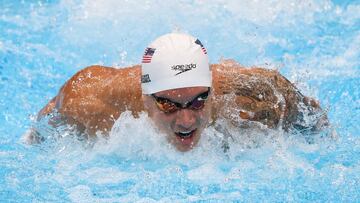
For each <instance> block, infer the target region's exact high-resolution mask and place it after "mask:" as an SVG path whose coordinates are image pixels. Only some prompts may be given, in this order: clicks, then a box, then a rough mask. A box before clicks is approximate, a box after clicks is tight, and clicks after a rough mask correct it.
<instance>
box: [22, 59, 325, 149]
mask: <svg viewBox="0 0 360 203" xmlns="http://www.w3.org/2000/svg"><path fill="white" fill-rule="evenodd" d="M211 70H212V87H211V96H210V95H209V99H208V100H207V101H206V104H205V107H204V108H203V109H200V110H193V109H179V110H178V111H176V112H173V113H164V112H162V111H160V110H159V109H158V108H157V106H156V103H155V99H154V98H153V97H151V96H149V95H142V94H141V83H140V78H141V67H140V66H133V67H128V68H121V69H116V68H111V67H103V66H91V67H87V68H85V69H82V70H80V71H79V72H78V73H76V74H75V75H74V76H72V77H71V78H70V79H69V80H68V81H67V82H66V83H65V84H64V85H63V86H62V87H61V89H60V90H59V93H58V94H57V95H56V96H55V97H54V98H53V99H52V100H51V101H50V102H49V103H48V104H47V105H46V106H45V107H44V108H43V109H42V110H41V111H40V112H39V114H38V120H41V119H43V118H44V117H46V118H48V119H49V120H48V123H49V125H51V126H54V127H57V126H60V125H63V124H70V125H74V126H76V128H77V129H78V131H79V132H80V133H81V134H85V135H86V136H90V137H95V136H96V133H97V132H100V133H101V134H103V135H104V136H107V135H108V134H109V131H110V130H111V128H112V126H113V125H114V122H115V120H116V119H117V118H119V116H120V115H121V113H122V112H124V111H130V112H132V114H133V116H134V117H138V116H139V113H140V112H144V111H145V112H147V113H148V114H149V116H150V117H151V119H152V120H153V122H154V125H155V126H157V127H158V128H159V129H160V130H161V131H163V132H164V133H165V134H166V135H167V138H168V140H169V142H170V143H172V144H173V145H174V146H175V147H176V148H177V149H178V150H180V151H188V150H190V149H192V148H193V147H195V146H196V144H197V143H198V141H199V139H200V135H201V132H202V131H203V129H204V128H205V127H206V126H207V125H211V124H213V123H214V122H216V120H217V119H218V118H219V117H221V118H222V119H226V120H227V121H229V122H231V123H232V124H233V125H234V126H235V127H239V128H242V127H246V126H244V125H242V123H243V121H250V122H259V123H262V124H263V125H266V126H267V127H269V128H279V127H280V128H282V129H284V130H288V129H292V128H296V129H300V130H302V131H303V130H304V129H305V130H311V131H318V130H319V129H322V128H323V127H324V126H327V124H328V121H327V117H326V113H324V112H323V111H322V109H321V108H320V106H319V104H318V103H317V102H316V101H315V100H314V99H311V98H309V97H306V96H304V95H302V94H301V93H300V92H299V91H298V90H297V88H296V87H295V86H294V85H293V84H291V82H290V81H288V80H287V79H286V78H285V77H283V76H282V75H280V73H279V72H277V71H273V70H266V69H262V68H244V67H242V66H240V65H239V64H237V63H236V62H234V61H231V60H230V61H224V62H223V63H221V64H212V65H211ZM205 91H207V88H206V87H196V88H182V89H176V90H168V91H163V92H158V93H156V94H155V96H157V97H162V98H167V99H169V100H171V101H174V102H177V103H180V104H185V103H187V102H189V101H192V100H193V99H194V98H195V97H196V96H198V95H199V94H201V93H203V92H205ZM228 96H230V99H229V97H228ZM54 111H56V112H57V115H58V116H51V115H53V112H54ZM229 113H230V114H229ZM308 115H309V116H313V115H320V116H319V117H318V119H316V120H314V122H313V123H310V124H306V123H305V124H306V125H303V123H304V122H302V119H303V118H304V117H306V116H308ZM209 120H210V122H209ZM239 121H240V123H239ZM192 130H195V131H194V132H193V135H191V136H190V138H188V137H187V138H186V139H181V138H179V136H176V134H177V133H179V132H188V131H192ZM25 139H26V141H27V142H28V143H37V142H39V136H38V133H37V131H36V129H32V130H31V131H30V132H29V133H27V134H26V135H25Z"/></svg>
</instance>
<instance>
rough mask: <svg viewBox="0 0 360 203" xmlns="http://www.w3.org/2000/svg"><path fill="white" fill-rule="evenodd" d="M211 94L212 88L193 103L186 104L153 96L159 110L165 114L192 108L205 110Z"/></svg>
mask: <svg viewBox="0 0 360 203" xmlns="http://www.w3.org/2000/svg"><path fill="white" fill-rule="evenodd" d="M209 93H210V88H209V89H208V91H206V92H204V93H201V94H200V95H198V96H197V97H195V98H194V99H193V100H192V101H190V102H186V103H185V104H181V103H178V102H174V101H171V100H170V99H167V98H162V97H157V96H155V94H152V95H151V96H152V97H154V99H155V103H156V106H157V107H158V108H159V110H160V111H163V112H165V113H173V112H175V111H177V110H179V109H186V108H190V109H194V110H200V109H202V108H204V106H205V101H206V100H207V99H208V97H209Z"/></svg>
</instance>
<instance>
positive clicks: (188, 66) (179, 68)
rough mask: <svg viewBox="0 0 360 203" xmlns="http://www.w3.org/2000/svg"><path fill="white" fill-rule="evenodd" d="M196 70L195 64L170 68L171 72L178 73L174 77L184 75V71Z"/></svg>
mask: <svg viewBox="0 0 360 203" xmlns="http://www.w3.org/2000/svg"><path fill="white" fill-rule="evenodd" d="M194 68H196V64H195V63H190V64H182V65H173V66H171V70H175V71H179V72H178V73H176V74H175V75H179V74H181V73H184V72H186V71H189V70H192V69H194Z"/></svg>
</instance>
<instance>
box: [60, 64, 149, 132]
mask: <svg viewBox="0 0 360 203" xmlns="http://www.w3.org/2000/svg"><path fill="white" fill-rule="evenodd" d="M140 77H141V76H140V67H139V66H133V67H127V68H120V69H117V68H111V67H104V66H90V67H87V68H84V69H82V70H80V71H79V72H77V73H76V74H75V75H74V76H72V77H71V78H70V79H69V80H68V81H67V82H66V83H65V84H64V85H63V87H62V88H61V89H60V91H59V94H58V95H57V96H56V101H55V108H56V109H57V110H58V111H59V112H60V113H61V114H62V115H65V116H67V117H71V118H72V119H75V120H76V121H78V122H80V123H82V124H84V125H85V127H86V128H90V127H91V126H94V125H97V123H99V121H101V122H104V123H107V124H109V125H106V126H107V127H108V126H110V124H111V123H112V121H107V120H108V119H116V118H117V117H118V116H119V115H120V114H121V113H122V112H123V111H125V110H131V111H134V112H135V113H136V112H138V111H140V110H141V108H142V106H141V86H140ZM104 128H105V127H104Z"/></svg>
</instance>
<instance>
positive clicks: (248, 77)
mask: <svg viewBox="0 0 360 203" xmlns="http://www.w3.org/2000/svg"><path fill="white" fill-rule="evenodd" d="M212 70H213V78H214V80H213V84H214V89H215V97H218V98H221V97H224V96H229V95H232V97H233V99H231V101H232V102H230V104H227V105H224V104H223V103H224V101H219V99H217V100H218V101H217V102H216V103H217V106H218V107H216V110H215V112H216V114H219V115H222V116H224V117H226V118H230V120H231V122H232V123H233V124H234V125H235V126H242V127H244V124H246V123H247V122H246V121H257V122H260V123H262V124H264V125H266V126H268V127H270V128H279V127H280V128H283V129H284V130H286V131H289V130H292V129H295V130H301V131H305V130H309V131H317V130H320V129H321V128H323V127H324V126H326V125H328V121H327V117H326V114H325V113H324V112H323V111H322V109H321V108H320V106H319V104H318V103H317V102H316V101H315V100H314V99H311V98H308V97H305V96H303V95H302V94H301V93H300V92H299V91H298V90H297V88H296V87H295V86H294V85H293V84H291V82H289V81H288V80H287V79H286V78H285V77H283V76H282V75H280V73H278V72H277V71H273V70H266V69H262V68H250V69H245V68H243V67H241V66H240V65H239V64H236V63H233V62H231V63H229V62H227V63H223V64H220V65H213V67H212ZM215 100H216V99H215ZM220 100H221V99H220ZM221 106H229V108H225V109H224V108H222V109H221ZM219 109H221V110H219ZM244 121H245V122H244ZM245 127H246V126H245Z"/></svg>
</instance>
